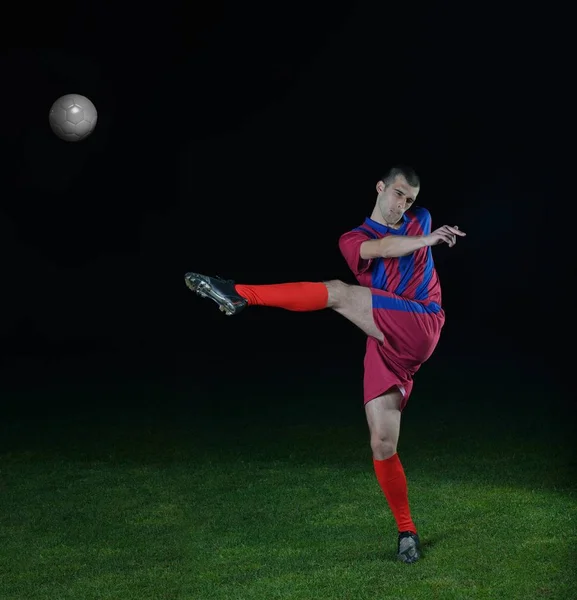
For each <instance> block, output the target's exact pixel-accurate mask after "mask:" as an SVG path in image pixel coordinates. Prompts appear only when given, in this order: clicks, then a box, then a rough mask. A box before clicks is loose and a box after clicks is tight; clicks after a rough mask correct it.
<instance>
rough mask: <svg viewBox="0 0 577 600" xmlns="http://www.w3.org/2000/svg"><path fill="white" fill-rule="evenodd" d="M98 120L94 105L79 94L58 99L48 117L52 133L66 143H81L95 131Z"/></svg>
mask: <svg viewBox="0 0 577 600" xmlns="http://www.w3.org/2000/svg"><path fill="white" fill-rule="evenodd" d="M97 119H98V114H97V112H96V107H95V106H94V104H92V102H90V100H89V99H88V98H86V97H85V96H79V95H78V94H67V95H66V96H62V97H61V98H58V100H56V102H55V103H54V104H53V105H52V108H51V109H50V114H49V115H48V120H49V121H50V127H51V128H52V131H53V132H54V133H55V134H56V135H57V136H58V137H59V138H60V139H61V140H64V141H65V142H79V141H80V140H83V139H85V138H87V137H88V136H89V135H90V134H91V133H92V132H93V131H94V127H95V126H96V121H97Z"/></svg>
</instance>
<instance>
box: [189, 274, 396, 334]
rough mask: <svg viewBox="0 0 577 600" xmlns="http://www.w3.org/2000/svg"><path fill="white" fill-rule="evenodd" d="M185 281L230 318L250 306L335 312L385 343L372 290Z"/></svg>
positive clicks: (331, 284)
mask: <svg viewBox="0 0 577 600" xmlns="http://www.w3.org/2000/svg"><path fill="white" fill-rule="evenodd" d="M184 280H185V283H186V285H187V286H188V287H189V288H190V289H191V290H192V291H194V292H196V293H197V294H198V295H199V296H202V297H203V298H210V299H211V300H213V301H214V302H216V303H217V304H218V306H219V308H220V309H221V310H222V311H223V312H225V313H226V314H227V315H234V314H238V313H239V312H240V311H241V310H243V309H244V308H245V307H246V306H274V307H278V308H284V309H286V310H292V311H302V312H304V311H314V310H323V309H325V308H332V309H333V310H334V311H336V312H338V313H339V314H341V315H343V316H344V317H345V318H347V319H348V320H349V321H351V322H352V323H354V324H355V325H356V326H357V327H359V328H360V329H362V330H363V331H364V332H365V333H366V334H367V335H369V336H372V337H375V338H376V339H378V340H379V341H383V339H384V336H383V334H382V333H381V331H380V330H379V328H378V327H377V326H376V324H375V321H374V319H373V311H372V295H371V290H370V289H369V288H364V287H361V286H358V285H348V284H346V283H343V282H342V281H339V280H333V281H327V282H307V281H304V282H297V283H277V284H273V285H242V284H235V282H234V281H232V280H224V279H221V278H219V277H209V276H208V275H201V274H199V273H187V274H186V275H185V277H184Z"/></svg>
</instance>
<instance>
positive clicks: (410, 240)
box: [360, 225, 466, 260]
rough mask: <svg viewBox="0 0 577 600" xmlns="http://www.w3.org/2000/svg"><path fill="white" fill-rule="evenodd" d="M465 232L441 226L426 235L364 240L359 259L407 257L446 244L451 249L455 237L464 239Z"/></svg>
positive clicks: (455, 239)
mask: <svg viewBox="0 0 577 600" xmlns="http://www.w3.org/2000/svg"><path fill="white" fill-rule="evenodd" d="M465 235H466V233H465V232H463V231H461V230H460V229H459V228H458V227H450V226H449V225H443V226H442V227H439V229H436V230H435V231H433V232H431V233H429V234H428V235H414V236H409V235H389V236H387V237H384V238H381V239H380V240H366V241H365V242H363V243H362V244H361V248H360V254H361V258H362V259H364V260H368V259H371V258H398V257H400V256H408V255H409V254H412V253H413V252H416V251H417V250H419V249H420V248H425V247H426V246H435V245H437V244H441V243H443V242H444V243H446V244H447V245H448V246H450V247H452V246H454V245H455V243H456V241H457V236H461V237H464V236H465Z"/></svg>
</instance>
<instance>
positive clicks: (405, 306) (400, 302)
mask: <svg viewBox="0 0 577 600" xmlns="http://www.w3.org/2000/svg"><path fill="white" fill-rule="evenodd" d="M373 308H386V309H388V310H400V311H402V312H414V313H432V314H437V313H438V312H440V310H441V307H440V306H439V305H438V304H437V303H436V302H431V303H429V304H421V303H420V302H414V301H413V300H406V299H405V298H392V297H390V296H379V295H378V294H373Z"/></svg>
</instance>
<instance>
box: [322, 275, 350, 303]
mask: <svg viewBox="0 0 577 600" xmlns="http://www.w3.org/2000/svg"><path fill="white" fill-rule="evenodd" d="M325 285H326V286H327V289H328V291H329V299H328V304H327V307H328V308H338V307H339V306H343V305H344V304H345V299H346V297H347V291H348V288H349V287H350V286H349V285H348V284H347V283H345V282H344V281H341V280H340V279H333V280H331V281H325Z"/></svg>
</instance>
